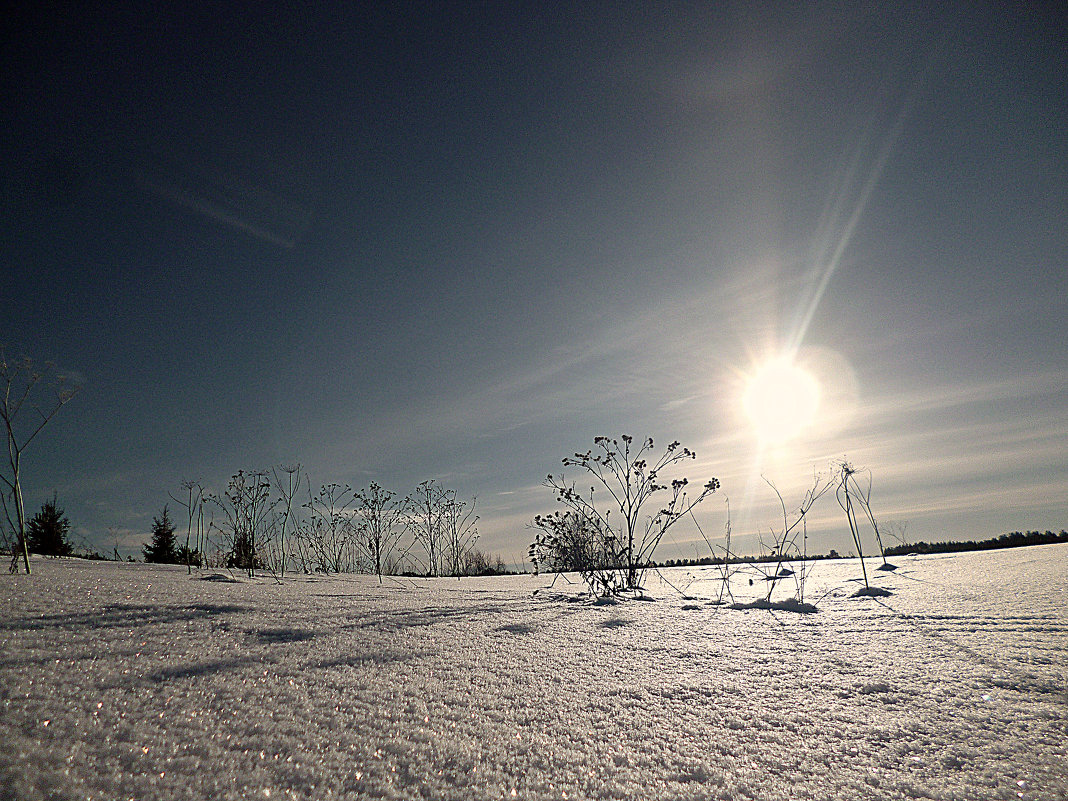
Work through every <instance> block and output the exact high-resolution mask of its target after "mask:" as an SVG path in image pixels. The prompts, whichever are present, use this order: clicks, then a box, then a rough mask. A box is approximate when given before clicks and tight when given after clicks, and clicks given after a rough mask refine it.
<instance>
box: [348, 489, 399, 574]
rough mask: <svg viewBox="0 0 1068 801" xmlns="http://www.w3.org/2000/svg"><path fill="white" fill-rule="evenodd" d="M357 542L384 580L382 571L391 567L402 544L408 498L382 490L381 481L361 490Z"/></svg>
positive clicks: (371, 568)
mask: <svg viewBox="0 0 1068 801" xmlns="http://www.w3.org/2000/svg"><path fill="white" fill-rule="evenodd" d="M355 500H356V516H357V519H358V523H357V541H358V545H359V549H360V551H361V555H362V559H363V561H364V562H365V564H366V567H367V570H368V571H370V572H371V573H374V574H375V575H377V576H378V580H379V582H381V581H382V571H383V570H388V569H389V566H390V563H391V561H392V558H393V553H394V551H395V550H396V549H397V546H398V545H399V543H400V539H401V533H402V531H403V522H404V501H398V500H397V497H396V493H393V492H390V491H389V490H385V489H382V487H380V486H379V485H378V484H377V483H375V482H373V481H372V482H371V486H369V487H367V488H366V489H362V490H359V491H357V493H356V496H355Z"/></svg>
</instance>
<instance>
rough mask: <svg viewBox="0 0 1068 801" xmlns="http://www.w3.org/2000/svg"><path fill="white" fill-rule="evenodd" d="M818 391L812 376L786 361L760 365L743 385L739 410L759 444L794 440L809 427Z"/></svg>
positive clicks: (818, 395) (779, 359)
mask: <svg viewBox="0 0 1068 801" xmlns="http://www.w3.org/2000/svg"><path fill="white" fill-rule="evenodd" d="M819 402H820V388H819V384H818V383H817V381H816V379H815V378H813V376H812V374H811V373H809V372H808V371H807V370H804V369H803V368H801V367H798V366H797V365H796V364H794V363H793V362H792V361H791V360H790V359H788V358H777V359H773V360H771V361H769V362H766V363H765V364H763V365H761V366H760V367H759V368H758V369H757V370H756V372H754V373H753V374H752V375H751V376H750V377H749V380H748V381H747V382H746V387H745V392H744V393H743V395H742V408H744V409H745V413H746V415H747V416H748V417H749V419H750V421H751V422H752V423H753V427H754V428H755V430H756V432H757V435H758V436H759V437H760V439H761V441H762V442H766V443H768V444H777V443H781V442H785V441H787V440H790V439H793V438H794V437H796V436H797V435H798V434H800V433H801V432H803V431H804V429H805V428H806V427H807V426H808V425H809V424H811V423H812V421H813V419H814V418H815V416H816V410H817V409H818V408H819Z"/></svg>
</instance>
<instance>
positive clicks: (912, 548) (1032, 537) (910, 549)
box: [886, 529, 1068, 556]
mask: <svg viewBox="0 0 1068 801" xmlns="http://www.w3.org/2000/svg"><path fill="white" fill-rule="evenodd" d="M1055 542H1068V531H1065V530H1063V529H1062V530H1061V531H1060V533H1059V534H1055V533H1053V532H1052V531H1028V532H1023V531H1013V532H1011V533H1009V534H1002V535H1001V536H999V537H991V538H990V539H988V540H962V541H960V542H930V543H928V542H914V543H911V544H903V545H895V546H893V547H891V548H887V549H886V554H887V556H901V555H904V554H911V553H961V552H963V551H992V550H994V549H996V548H1018V547H1020V546H1023V545H1050V544H1052V543H1055Z"/></svg>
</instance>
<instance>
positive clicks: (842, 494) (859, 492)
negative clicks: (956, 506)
mask: <svg viewBox="0 0 1068 801" xmlns="http://www.w3.org/2000/svg"><path fill="white" fill-rule="evenodd" d="M837 468H838V488H837V490H836V491H835V497H837V498H838V505H839V506H841V507H842V511H844V512H845V515H846V521H847V522H848V523H849V532H850V534H852V536H853V544H854V545H856V546H857V556H858V557H859V558H860V570H861V573H862V574H863V577H864V586H863V587H862V588H861V589H860V590H858V591H857V592H856V593H855V594H856V595H870V596H885V595H890V591H889V590H885V589H882V588H880V587H873V586H871V582H870V581H869V580H868V569H867V566H866V565H865V563H864V544H863V542H862V541H861V537H860V525H859V524H858V522H857V512H856V507H857V506H859V507H860V508H861V511H862V512H863V513H864V517H865V519H866V520H867V521H868V523H869V524H870V525H871V527H872V531H874V532H875V541H876V542H877V543H878V545H879V555H880V557H881V558H882V560H883V563H882V565H880V566H879V568H878V569H879V570H896V569H897V568H896V566H895V565H892V564H890V563H889V562H887V561H886V557H885V555H884V554H885V551H884V549H883V541H882V537H881V536H880V535H879V524H878V522H876V519H875V515H874V513H873V512H872V509H871V472H870V471H866V470H865V471H859V470H857V468H855V467H853V465H852V464H850V463H849V462H847V461H845V460H842V461H841V462H838V463H837ZM858 472H863V473H864V474H865V475H867V479H868V480H867V484H866V485H863V486H862V485H861V484H860V482H859V481H857V478H856V475H857V473H858Z"/></svg>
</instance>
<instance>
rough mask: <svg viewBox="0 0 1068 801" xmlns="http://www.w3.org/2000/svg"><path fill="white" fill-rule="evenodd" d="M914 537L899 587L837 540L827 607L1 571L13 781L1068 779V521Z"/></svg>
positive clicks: (264, 787)
mask: <svg viewBox="0 0 1068 801" xmlns="http://www.w3.org/2000/svg"><path fill="white" fill-rule="evenodd" d="M895 561H896V562H897V563H898V564H899V565H900V567H901V569H900V570H899V571H898V573H897V574H893V575H886V574H880V577H879V579H878V582H879V583H880V584H881V585H882V586H885V587H888V588H890V589H892V590H893V593H894V594H893V595H892V596H890V597H889V598H886V599H871V598H866V599H859V598H851V597H849V594H850V593H851V592H852V591H853V589H855V588H856V586H857V585H856V583H855V582H854V581H852V579H854V578H856V577H857V576H858V575H859V572H860V569H859V564H858V563H856V562H848V561H841V562H821V563H817V564H816V565H815V567H814V572H813V575H812V579H811V582H810V584H809V586H808V588H807V592H806V598H807V599H809V600H814V601H817V603H818V606H819V610H820V611H819V612H818V613H816V614H812V615H804V616H801V615H796V614H791V613H784V612H768V611H755V610H750V611H737V610H730V609H727V608H724V607H717V606H712V605H710V604H709V603H708V602H707V600H692V599H686V598H684V597H682V595H680V593H679V592H677V591H676V590H675V589H672V587H671V586H669V585H668V584H667V583H665V582H663V581H660V580H659V579H656V578H655V577H654V579H653V580H652V581H651V582H650V587H649V590H650V593H651V595H652V596H654V597H655V598H656V602H654V603H648V602H640V601H628V602H625V603H621V604H616V605H594V604H591V603H589V602H584V601H579V600H576V594H577V591H578V586H577V585H568V584H567V583H566V582H565V581H564V580H562V579H561V580H558V581H557V582H556V586H555V587H553V588H552V589H551V590H548V589H542V590H541V591H540V592H539V593H537V594H536V595H535V594H534V590H536V589H538V588H545V587H546V586H547V585H548V583H549V580H550V579H548V578H546V577H545V576H541V577H535V576H521V577H504V578H486V579H463V580H456V579H437V580H414V581H407V580H405V581H398V580H392V581H389V580H387V581H386V583H384V584H383V585H382V586H379V584H378V582H377V580H375V579H372V578H369V577H364V576H359V577H354V576H341V577H305V576H295V577H293V578H288V577H287V579H286V581H285V583H284V584H282V585H281V586H279V585H277V584H275V583H274V582H273V581H271V580H270V579H256V580H255V581H254V582H248V581H243V582H235V583H231V582H224V581H209V580H204V578H203V577H204V576H206V575H212V573H211V572H202V573H200V574H199V577H198V574H194V576H193V577H192V578H190V577H188V576H187V575H186V571H185V569H184V568H175V567H161V566H149V565H126V564H115V563H88V562H81V561H77V560H37V561H36V562H35V563H34V565H33V567H34V573H33V575H31V576H24V575H19V576H6V575H5V576H0V597H2V599H3V601H2V604H3V605H2V608H3V618H2V620H0V697H2V700H3V714H2V715H0V797H2V798H3V799H37V798H57V799H68V798H70V799H74V798H78V799H129V798H133V799H139V800H140V799H177V798H181V799H237V798H283V799H284V798H301V799H327V798H337V797H347V798H427V799H479V798H516V797H517V798H545V799H548V798H572V799H581V798H591V799H592V798H597V799H600V798H626V799H650V798H671V799H675V798H678V799H706V798H707V799H718V798H723V799H750V798H760V799H792V798H811V799H851V800H854V799H867V798H886V799H897V798H937V799H961V800H962V801H965V800H967V801H973V800H974V799H1017V798H1024V799H1065V798H1068V756H1066V748H1068V578H1066V574H1068V545H1050V546H1043V547H1036V548H1017V549H1013V550H1006V551H995V552H987V553H969V554H959V555H952V556H929V557H918V558H902V559H898V560H895ZM664 576H665V577H666V578H667V579H668V580H670V582H671V583H672V584H674V585H676V586H677V587H680V588H683V587H686V594H687V595H688V596H696V597H697V598H699V599H708V598H711V597H713V596H714V595H715V593H716V592H717V587H716V584H715V583H714V582H712V581H710V579H712V578H713V577H714V576H715V571H714V569H711V568H708V569H701V570H698V571H687V570H685V569H674V570H670V571H666V572H665V573H664ZM748 577H749V574H745V573H740V574H738V575H737V576H736V577H735V580H734V584H735V586H736V588H737V590H738V591H739V594H740V595H747V596H749V597H751V595H752V593H753V590H754V588H750V587H749V582H748ZM757 586H759V582H757ZM817 599H818V600H817Z"/></svg>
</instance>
